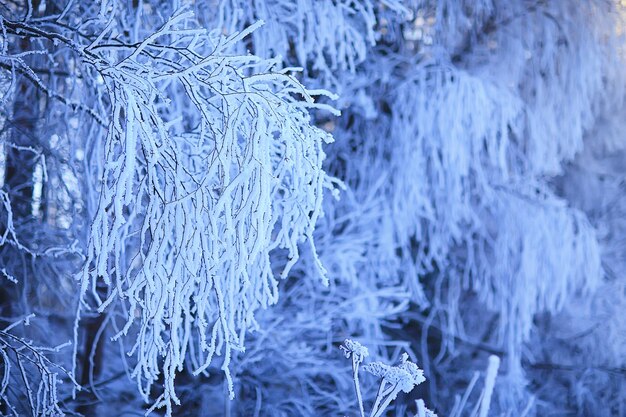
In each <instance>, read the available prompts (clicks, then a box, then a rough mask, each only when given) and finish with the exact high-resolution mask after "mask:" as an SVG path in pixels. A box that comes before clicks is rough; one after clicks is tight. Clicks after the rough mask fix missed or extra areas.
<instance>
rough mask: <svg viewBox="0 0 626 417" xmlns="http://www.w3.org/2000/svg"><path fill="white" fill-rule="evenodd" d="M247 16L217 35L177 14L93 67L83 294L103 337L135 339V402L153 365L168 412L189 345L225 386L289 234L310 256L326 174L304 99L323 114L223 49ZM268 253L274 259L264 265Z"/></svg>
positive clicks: (273, 294)
mask: <svg viewBox="0 0 626 417" xmlns="http://www.w3.org/2000/svg"><path fill="white" fill-rule="evenodd" d="M258 26H259V24H256V25H253V26H252V27H251V28H249V29H248V30H245V31H243V32H241V33H237V34H233V35H231V36H229V37H224V36H218V35H217V34H215V33H208V32H207V31H206V30H204V29H202V28H200V27H198V25H197V24H196V23H195V20H194V18H193V15H192V13H191V12H190V11H188V10H184V9H183V10H181V11H179V12H177V13H176V14H175V15H174V16H173V17H172V18H171V19H170V20H169V21H167V22H166V23H165V24H164V25H163V26H162V27H161V28H160V29H159V30H158V31H156V32H155V33H154V34H152V35H151V36H149V37H147V38H146V39H145V40H144V41H142V42H140V43H139V44H138V46H136V48H135V49H134V50H132V51H131V52H130V54H127V56H125V57H122V58H121V59H119V60H118V61H117V63H115V64H113V65H110V66H108V67H106V68H104V69H103V70H102V71H101V73H102V75H103V77H104V80H105V83H106V85H107V88H108V90H109V93H110V100H111V106H112V111H111V114H112V117H111V119H110V123H109V130H108V134H107V137H106V143H105V144H104V149H105V155H106V162H105V167H104V173H103V176H102V179H101V183H100V184H99V187H100V200H99V203H98V209H97V212H96V215H95V218H94V220H93V223H92V226H91V232H90V237H91V238H90V242H89V248H88V254H87V256H88V259H87V262H86V264H85V267H84V272H83V275H82V293H83V299H84V302H85V303H87V300H88V298H93V300H95V304H96V307H97V308H98V309H99V310H100V311H102V310H104V309H105V308H107V307H108V306H109V305H111V304H115V303H119V302H121V303H123V306H124V309H126V311H127V312H128V313H127V314H128V320H127V322H126V324H125V326H124V327H123V330H122V331H121V332H120V333H119V334H118V335H117V336H116V337H118V338H119V337H126V336H128V337H129V338H131V339H132V340H133V341H134V346H133V348H132V350H131V351H130V352H129V354H131V355H135V356H136V359H137V365H136V367H135V369H134V371H133V373H132V375H133V376H134V378H136V381H137V385H138V386H139V387H140V390H141V393H142V395H143V396H144V398H145V399H146V400H148V398H149V396H150V389H151V386H152V385H153V384H154V383H155V382H156V381H157V379H158V378H159V376H160V375H161V374H163V375H164V378H165V379H164V381H165V382H164V384H165V385H164V391H163V393H162V394H161V395H160V397H159V398H158V399H157V400H156V403H155V404H154V406H153V408H154V407H166V408H167V414H168V415H170V414H171V412H172V408H171V407H172V403H175V404H179V399H178V397H177V396H176V393H175V391H174V377H175V375H176V373H177V372H180V371H181V370H182V369H183V367H184V366H185V361H186V356H188V355H189V356H190V358H191V362H192V364H193V367H194V368H195V371H194V372H195V373H196V374H198V373H205V372H206V369H207V368H208V367H209V365H211V364H212V363H213V361H214V358H215V357H216V356H219V355H221V356H222V357H223V359H222V365H221V369H222V370H223V371H224V373H225V376H226V379H227V381H228V385H229V390H230V395H231V398H232V397H233V396H234V391H233V381H232V377H231V374H230V371H229V363H230V360H231V357H232V354H233V351H243V350H244V341H245V334H246V332H247V331H248V330H249V329H251V328H254V327H255V319H254V312H255V311H256V310H257V309H258V308H265V307H267V306H269V305H271V304H273V303H275V302H276V301H277V299H278V287H277V283H278V282H277V275H280V276H282V277H286V276H287V275H288V274H289V270H290V268H291V267H292V266H293V265H294V264H295V263H296V262H297V260H298V257H299V245H300V244H301V243H303V242H305V241H308V244H309V245H310V246H311V247H312V248H313V253H315V249H314V245H313V241H312V232H313V228H314V225H315V223H316V221H317V219H318V218H319V217H320V215H321V213H322V211H321V202H322V195H323V190H324V188H325V187H326V186H328V185H329V184H330V182H329V179H328V177H327V176H326V174H325V173H324V171H323V170H322V165H321V164H322V161H323V159H324V152H323V149H322V145H323V144H324V143H327V142H330V141H331V140H332V138H331V136H330V135H328V134H327V133H325V132H323V131H322V130H320V129H317V128H315V127H312V126H311V125H310V124H309V123H310V119H309V115H308V109H311V108H322V109H325V110H332V109H330V108H329V107H327V106H323V105H318V104H317V103H315V100H314V99H313V97H312V96H311V93H310V92H308V91H307V90H306V89H305V88H304V87H303V86H302V85H301V84H300V83H299V82H298V81H297V80H296V78H294V77H293V76H291V75H290V74H289V73H288V72H285V71H282V72H281V71H278V70H276V69H275V64H276V62H275V61H273V60H264V59H261V58H259V57H256V56H254V55H237V54H234V53H233V52H232V50H233V48H234V47H235V45H236V44H237V43H238V42H240V41H241V39H242V38H244V37H245V36H246V35H248V34H249V33H250V32H252V31H253V30H255V29H256V28H257V27H258ZM92 50H98V48H97V45H92ZM107 51H108V50H107V49H103V50H102V51H101V52H102V53H104V54H108V57H109V59H110V58H111V57H112V56H119V51H112V52H107ZM315 93H316V94H317V95H319V94H326V95H330V94H329V93H327V92H325V91H315ZM333 111H334V110H333ZM273 251H282V252H284V253H285V254H286V256H287V257H288V259H289V261H288V262H287V264H286V265H284V266H282V267H281V266H280V265H278V266H276V265H273V263H272V262H271V261H270V253H271V252H273ZM317 265H318V273H319V275H320V276H321V277H322V280H324V281H325V280H326V278H325V271H324V270H323V268H322V267H321V264H320V263H319V262H317ZM276 268H281V270H278V271H277V270H276ZM99 281H101V282H104V283H105V284H106V285H107V287H108V293H107V294H106V297H104V296H102V294H100V293H99V292H98V291H97V289H96V287H97V283H98V282H99Z"/></svg>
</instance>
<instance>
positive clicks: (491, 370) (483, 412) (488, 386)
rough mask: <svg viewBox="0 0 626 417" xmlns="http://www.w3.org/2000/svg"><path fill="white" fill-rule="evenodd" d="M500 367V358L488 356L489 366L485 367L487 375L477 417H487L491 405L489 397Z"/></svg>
mask: <svg viewBox="0 0 626 417" xmlns="http://www.w3.org/2000/svg"><path fill="white" fill-rule="evenodd" d="M499 367H500V358H499V357H497V356H496V355H491V356H489V365H488V366H487V375H485V390H484V391H483V395H482V398H481V401H480V412H479V414H478V415H479V417H487V415H488V414H489V406H490V405H491V395H492V394H493V388H494V386H495V383H496V376H497V375H498V368H499Z"/></svg>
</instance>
